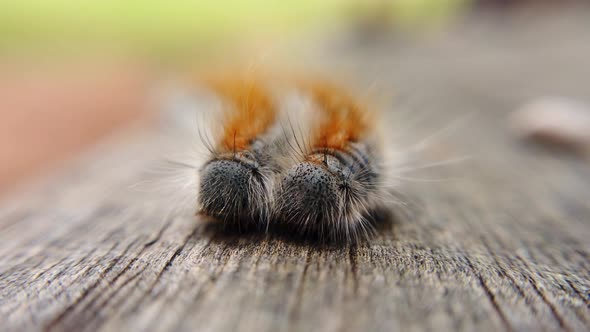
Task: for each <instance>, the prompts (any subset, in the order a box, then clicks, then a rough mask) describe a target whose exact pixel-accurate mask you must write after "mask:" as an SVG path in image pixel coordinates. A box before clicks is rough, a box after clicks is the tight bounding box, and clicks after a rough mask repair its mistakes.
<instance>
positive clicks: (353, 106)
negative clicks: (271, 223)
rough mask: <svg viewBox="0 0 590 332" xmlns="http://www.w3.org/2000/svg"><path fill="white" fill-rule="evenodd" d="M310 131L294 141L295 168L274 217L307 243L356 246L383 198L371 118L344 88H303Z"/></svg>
mask: <svg viewBox="0 0 590 332" xmlns="http://www.w3.org/2000/svg"><path fill="white" fill-rule="evenodd" d="M301 90H302V91H303V93H304V94H307V95H308V96H309V99H310V101H311V103H312V108H313V109H312V110H311V112H309V111H308V112H307V115H303V117H306V118H305V119H304V120H303V121H306V122H307V128H308V129H309V130H310V131H309V132H308V133H307V134H304V135H306V136H307V137H305V136H303V135H302V136H299V137H297V136H298V135H297V132H298V131H297V130H294V129H293V128H291V129H292V133H293V135H291V139H292V140H294V144H291V147H293V151H294V156H295V157H296V158H297V159H298V160H297V161H296V162H295V163H293V164H292V165H291V166H290V167H288V170H286V171H285V174H284V176H283V178H282V180H281V182H280V183H279V184H278V186H277V189H276V202H275V209H274V211H275V213H274V216H275V218H276V220H277V222H278V223H281V224H285V225H287V226H288V227H290V228H291V229H293V230H294V231H295V232H297V233H298V234H300V235H303V236H306V237H314V238H318V239H320V240H328V241H335V242H355V241H358V240H362V239H367V238H368V237H370V236H371V235H372V233H373V230H374V224H373V221H374V220H373V219H372V218H371V215H372V214H373V212H374V211H375V209H377V208H378V207H379V206H380V205H381V201H382V198H383V197H385V196H386V193H385V190H384V188H383V186H382V183H383V170H382V169H381V160H380V158H381V151H380V149H379V147H378V141H377V139H378V138H377V137H376V135H375V125H374V121H375V120H374V116H375V114H374V113H373V112H369V111H368V110H366V109H365V108H364V107H363V106H362V105H361V104H360V103H359V102H358V101H357V100H355V99H354V98H352V97H351V96H350V95H349V94H347V93H346V92H345V91H344V90H343V89H342V88H340V87H337V86H334V85H330V84H326V83H317V82H313V83H304V84H302V85H301Z"/></svg>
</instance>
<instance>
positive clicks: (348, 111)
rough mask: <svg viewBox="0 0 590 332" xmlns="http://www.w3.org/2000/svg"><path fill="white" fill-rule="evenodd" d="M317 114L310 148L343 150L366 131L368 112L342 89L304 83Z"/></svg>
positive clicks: (327, 85) (328, 85)
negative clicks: (315, 127) (315, 131)
mask: <svg viewBox="0 0 590 332" xmlns="http://www.w3.org/2000/svg"><path fill="white" fill-rule="evenodd" d="M303 87H304V89H305V90H307V91H309V93H310V95H311V98H312V100H313V102H314V103H316V105H317V107H318V108H319V112H320V123H319V126H318V127H317V134H316V135H315V136H314V137H313V140H312V146H314V147H318V148H328V149H339V150H342V149H345V148H346V145H347V144H348V143H349V142H355V141H358V140H360V139H361V138H362V136H363V135H365V134H366V132H367V130H368V129H369V121H370V119H369V116H368V115H369V113H368V112H367V110H366V109H365V108H363V107H362V106H361V105H360V104H359V103H358V102H357V100H355V99H354V98H353V97H352V96H350V95H349V94H347V93H346V92H345V91H344V90H343V89H342V88H339V87H336V86H334V85H331V84H326V83H322V84H309V83H307V84H304V85H303Z"/></svg>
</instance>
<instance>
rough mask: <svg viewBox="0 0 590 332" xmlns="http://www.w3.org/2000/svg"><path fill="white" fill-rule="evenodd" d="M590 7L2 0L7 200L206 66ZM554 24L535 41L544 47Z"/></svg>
mask: <svg viewBox="0 0 590 332" xmlns="http://www.w3.org/2000/svg"><path fill="white" fill-rule="evenodd" d="M588 9H589V7H588V1H583V0H569V1H566V0H559V1H558V0H554V1H551V0H389V1H388V0H372V1H371V0H283V1H275V2H269V1H263V0H249V1H239V0H225V1H194V0H192V1H191V0H177V1H162V0H154V1H149V2H145V1H144V2H139V1H118V0H103V1H90V2H88V1H74V0H29V1H11V0H5V1H0V195H6V194H7V193H10V192H13V191H15V190H17V189H18V188H19V186H20V185H22V184H24V183H26V182H28V181H34V179H36V178H39V177H41V176H43V175H44V174H47V173H48V172H51V171H52V170H54V169H56V168H58V167H59V166H60V165H61V164H63V163H64V162H66V161H67V160H70V159H71V158H72V157H74V156H76V155H78V154H79V153H81V152H83V151H85V150H86V149H88V148H89V147H91V146H93V145H95V144H96V143H97V142H100V141H101V140H102V139H104V138H105V137H108V136H109V135H111V134H113V133H115V132H117V131H122V130H126V129H128V128H132V127H134V126H138V125H139V126H142V125H145V124H146V123H149V122H150V121H153V116H152V114H153V112H152V110H153V109H154V107H155V106H154V104H153V98H151V97H152V96H153V93H154V88H155V87H156V86H157V85H158V83H159V82H161V81H164V80H166V78H167V77H170V76H174V75H178V74H179V73H180V74H183V73H184V74H186V73H188V72H190V71H191V70H193V69H194V68H203V67H208V66H223V65H224V64H232V65H235V64H236V63H244V64H254V63H256V64H261V65H264V64H266V63H275V62H276V63H287V64H288V63H290V62H293V61H297V60H296V59H298V56H299V55H300V54H306V52H308V51H309V49H311V47H308V46H309V45H315V46H316V47H315V50H316V51H317V52H316V53H314V54H315V56H320V57H321V56H322V54H323V56H324V57H325V58H324V59H321V60H320V61H317V62H316V63H317V65H318V66H320V67H321V64H322V63H326V62H338V59H335V58H334V57H335V56H336V57H337V56H338V54H342V55H343V56H344V57H345V56H346V54H347V53H348V52H350V51H351V50H357V51H358V50H370V51H371V52H372V54H373V56H375V54H378V56H381V57H388V56H390V53H399V52H403V51H404V49H406V48H411V45H413V44H415V43H419V42H421V41H424V40H432V39H436V40H439V41H442V43H444V42H445V41H449V42H452V40H453V39H449V38H447V37H446V36H447V35H448V34H450V33H452V32H453V31H455V32H456V31H461V32H462V33H466V31H465V30H469V29H471V27H473V26H479V25H481V23H482V22H485V23H486V24H489V25H490V26H492V27H497V29H499V30H500V31H501V33H498V34H495V37H496V38H499V39H502V38H504V39H507V40H508V39H510V38H511V37H510V36H511V33H510V29H509V28H506V26H514V25H515V24H516V25H521V24H522V25H526V24H528V23H527V22H545V23H546V22H552V21H556V22H558V21H559V22H563V21H566V22H567V21H568V19H567V18H568V17H570V16H571V15H573V16H576V17H578V16H580V15H582V16H583V17H590V16H588V15H585V14H586V13H588V12H589V11H588ZM580 13H583V14H580ZM564 17H565V18H566V19H563V18H564ZM579 21H581V22H582V23H581V24H582V26H584V23H583V22H584V19H581V20H579ZM586 22H588V21H587V20H586ZM585 26H586V27H587V28H588V29H590V25H585ZM552 31H554V30H553V28H551V25H549V28H547V29H546V30H543V31H532V32H531V33H530V34H528V35H525V37H524V38H533V39H535V40H537V41H538V42H539V43H541V44H542V40H543V38H544V34H547V33H549V34H550V33H552ZM560 31H561V30H560ZM467 32H469V31H467ZM527 36H528V37H527ZM570 37H572V36H571V35H567V34H563V35H560V36H558V37H555V36H554V37H553V39H556V38H557V39H560V38H562V39H568V38H570ZM476 39H477V38H476ZM479 42H480V43H481V44H482V45H486V44H488V41H486V40H480V41H479ZM511 42H512V41H511ZM515 42H526V40H520V41H519V40H517V41H515ZM586 42H587V43H590V41H589V40H586ZM490 43H491V44H494V43H495V42H494V41H491V42H490ZM575 43H580V42H579V41H575ZM384 44H387V45H389V46H388V47H385V48H380V47H378V45H384ZM447 44H448V43H447ZM318 45H320V46H318ZM391 45H393V46H391ZM494 45H497V43H496V44H494ZM488 46H489V45H488ZM446 47H451V48H452V47H454V46H453V45H450V46H449V45H447V46H446ZM326 48H330V49H331V50H332V51H331V52H328V53H322V52H323V51H322V50H325V49H326ZM431 51H432V49H429V51H428V52H431ZM483 52H485V51H483ZM335 54H336V55H335ZM535 56H536V54H529V55H526V56H521V58H520V61H522V62H523V63H527V62H529V61H530V60H531V58H534V57H535ZM301 59H303V58H301ZM298 65H300V66H304V61H303V60H301V63H298ZM361 65H362V64H361ZM532 97H534V96H532ZM525 117H526V115H525ZM522 121H525V122H526V121H528V120H527V119H524V120H522ZM583 130H584V129H582V131H583ZM558 136H559V135H558ZM582 136H583V135H582ZM558 140H559V137H558Z"/></svg>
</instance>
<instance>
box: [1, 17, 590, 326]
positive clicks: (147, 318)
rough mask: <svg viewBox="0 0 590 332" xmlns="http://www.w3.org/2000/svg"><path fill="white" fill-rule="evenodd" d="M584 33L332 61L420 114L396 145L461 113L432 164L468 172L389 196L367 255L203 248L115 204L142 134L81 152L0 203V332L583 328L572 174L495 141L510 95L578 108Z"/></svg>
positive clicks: (129, 177)
mask: <svg viewBox="0 0 590 332" xmlns="http://www.w3.org/2000/svg"><path fill="white" fill-rule="evenodd" d="M589 21H590V20H586V21H584V20H578V21H575V22H577V23H575V24H574V23H572V22H571V21H567V20H566V21H564V22H562V23H563V24H561V25H558V26H556V25H555V24H553V25H551V24H546V23H543V24H540V27H534V28H527V29H522V30H519V29H518V28H517V27H515V26H511V25H510V24H509V23H505V24H504V25H503V26H502V27H501V28H499V29H498V28H496V29H495V30H494V29H492V30H489V29H487V28H478V25H477V24H473V25H472V26H470V27H471V28H470V29H467V27H465V28H463V29H458V30H460V31H462V32H456V33H454V34H453V35H451V36H445V37H441V36H438V37H436V38H432V40H430V41H425V42H422V43H418V44H417V45H413V44H412V45H405V46H403V47H401V46H398V45H399V43H394V44H393V45H387V43H384V44H381V45H376V46H371V47H369V48H367V49H365V50H362V51H359V50H355V49H354V48H350V49H345V50H344V51H343V50H342V49H341V48H340V49H339V50H337V52H335V53H338V54H339V55H338V57H337V59H339V61H340V65H342V67H346V68H348V69H347V70H349V71H350V72H352V73H354V75H357V76H358V77H359V80H362V81H363V82H371V81H372V80H373V79H377V80H378V86H379V90H381V91H385V92H387V91H390V90H391V91H396V94H397V95H405V96H409V99H411V100H412V102H409V103H410V104H411V103H414V105H415V107H416V108H417V109H421V110H423V111H424V110H425V112H423V115H424V114H426V115H427V116H426V117H423V119H422V120H420V121H419V122H420V124H419V125H417V126H415V127H414V129H412V130H408V133H407V134H405V135H407V136H413V137H415V138H416V139H419V138H420V137H424V136H426V135H428V133H432V132H434V131H436V130H437V129H439V128H441V127H444V124H445V123H448V122H449V119H453V118H457V117H459V116H461V115H462V114H466V113H470V112H475V115H473V116H471V117H470V118H469V119H468V121H467V125H462V126H459V127H458V128H455V129H453V130H451V133H450V134H449V135H444V137H445V138H444V139H443V138H440V139H437V141H438V142H437V144H438V148H436V149H434V150H433V151H436V155H435V156H433V157H434V158H435V159H436V158H446V157H448V156H457V155H464V154H466V155H471V156H472V159H471V160H470V161H469V162H466V163H463V164H459V165H457V166H455V167H449V168H434V169H429V170H428V171H427V172H423V173H420V174H421V175H420V176H424V175H427V176H429V177H433V178H451V179H449V180H448V181H441V182H411V181H408V182H407V183H406V185H405V186H404V193H405V194H406V196H407V197H408V199H409V200H410V201H411V202H412V204H411V206H412V208H411V212H410V213H406V214H402V215H400V216H399V217H398V218H397V220H396V221H395V223H394V226H393V227H392V228H391V229H386V230H384V231H383V232H382V233H381V234H380V235H379V236H378V237H377V238H375V239H374V240H373V241H371V242H369V243H367V244H361V245H358V246H350V247H322V246H313V245H309V244H305V243H298V242H292V241H288V240H286V239H283V238H276V237H273V236H270V235H269V236H265V235H244V236H236V235H227V234H221V233H210V232H207V231H206V230H205V228H204V227H203V226H202V224H201V223H199V222H198V221H197V220H195V218H193V217H190V216H184V215H174V214H172V215H169V214H168V211H169V210H170V209H169V206H168V204H167V203H166V204H164V203H163V202H165V201H166V200H162V199H161V198H159V197H158V195H157V193H143V192H138V191H132V190H129V189H128V188H129V186H130V185H133V184H135V183H137V182H139V181H141V180H142V179H144V178H145V177H146V176H147V173H146V169H147V168H148V167H149V165H151V164H152V163H153V162H154V161H155V159H156V157H157V156H158V155H160V154H161V152H162V151H163V150H164V151H165V149H166V146H165V144H164V143H162V141H161V140H160V139H159V136H158V135H157V134H150V133H147V134H146V133H144V134H141V135H138V136H137V137H135V138H134V139H130V140H126V141H125V142H119V143H117V144H114V145H113V146H109V145H107V146H105V147H103V148H101V149H99V150H97V151H95V152H94V153H93V154H91V156H89V157H87V158H86V159H84V160H82V161H80V162H78V163H77V164H76V165H73V166H72V167H71V168H70V169H68V170H67V171H66V172H65V173H64V174H63V175H62V176H60V177H58V178H57V179H53V180H51V181H50V183H47V184H45V185H43V186H41V187H40V188H39V189H36V190H34V191H33V192H31V193H28V194H26V195H24V196H23V197H21V198H19V199H16V200H13V201H10V202H6V203H5V205H4V206H3V208H2V210H1V216H0V326H1V329H2V330H68V331H80V330H97V329H101V330H194V331H232V330H244V331H279V330H280V331H286V330H290V331H320V330H327V331H336V330H342V331H391V330H398V329H399V330H493V331H495V330H525V331H527V330H535V331H536V330H549V331H552V330H572V331H585V330H588V329H590V166H589V164H588V162H587V161H584V160H582V159H577V158H575V157H572V156H569V155H565V154H555V152H554V151H546V150H544V149H539V148H535V147H532V146H528V145H526V144H521V143H519V142H518V141H517V140H515V139H514V138H513V137H511V136H510V135H509V134H508V133H507V130H506V127H505V115H506V113H507V112H509V111H510V110H512V109H513V108H514V107H516V106H517V105H519V103H520V102H522V101H525V100H527V99H528V98H529V97H533V96H535V95H538V94H546V93H552V94H566V95H568V96H573V97H580V98H588V97H590V45H588V44H587V43H582V42H581V41H588V40H590V29H588V24H587V23H585V22H589ZM543 29H544V30H543ZM515 30H516V31H515ZM401 44H403V42H401ZM523 59H526V60H523ZM336 62H338V61H336ZM342 67H340V68H342ZM400 103H401V101H400ZM166 202H167V201H166Z"/></svg>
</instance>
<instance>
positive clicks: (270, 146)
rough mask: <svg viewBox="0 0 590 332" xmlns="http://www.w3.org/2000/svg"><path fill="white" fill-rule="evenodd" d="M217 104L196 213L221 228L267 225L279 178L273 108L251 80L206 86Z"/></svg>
mask: <svg viewBox="0 0 590 332" xmlns="http://www.w3.org/2000/svg"><path fill="white" fill-rule="evenodd" d="M206 83H207V85H208V86H209V88H210V89H212V90H213V91H214V92H215V93H216V94H218V96H219V97H220V98H221V99H222V101H223V103H222V104H223V106H222V117H221V128H222V130H221V133H220V135H219V137H218V139H217V140H216V141H215V142H214V143H212V144H211V143H209V144H210V145H209V151H210V152H211V156H210V158H209V160H208V161H207V162H206V163H205V164H204V165H203V166H202V167H201V168H200V169H199V171H198V173H199V177H200V181H199V190H198V206H199V211H200V213H202V214H204V215H206V216H209V217H213V218H215V219H219V220H221V221H223V222H224V223H225V224H226V225H230V226H238V227H242V226H243V227H248V226H250V225H261V224H265V223H266V222H267V221H268V218H269V216H270V211H271V207H272V201H273V200H272V191H273V188H274V182H275V178H276V177H277V176H278V174H280V171H281V168H280V164H279V163H278V162H277V161H276V156H277V155H278V154H280V151H281V150H284V149H283V148H281V147H280V143H279V141H278V140H276V139H275V137H276V136H277V133H276V132H277V128H276V122H277V118H278V116H279V114H278V113H279V111H278V107H277V105H276V102H275V101H274V100H273V98H272V97H271V96H270V95H269V93H268V91H267V89H266V88H265V87H264V86H263V85H262V84H261V83H260V82H257V81H255V80H248V79H218V80H209V81H208V82H206Z"/></svg>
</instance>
